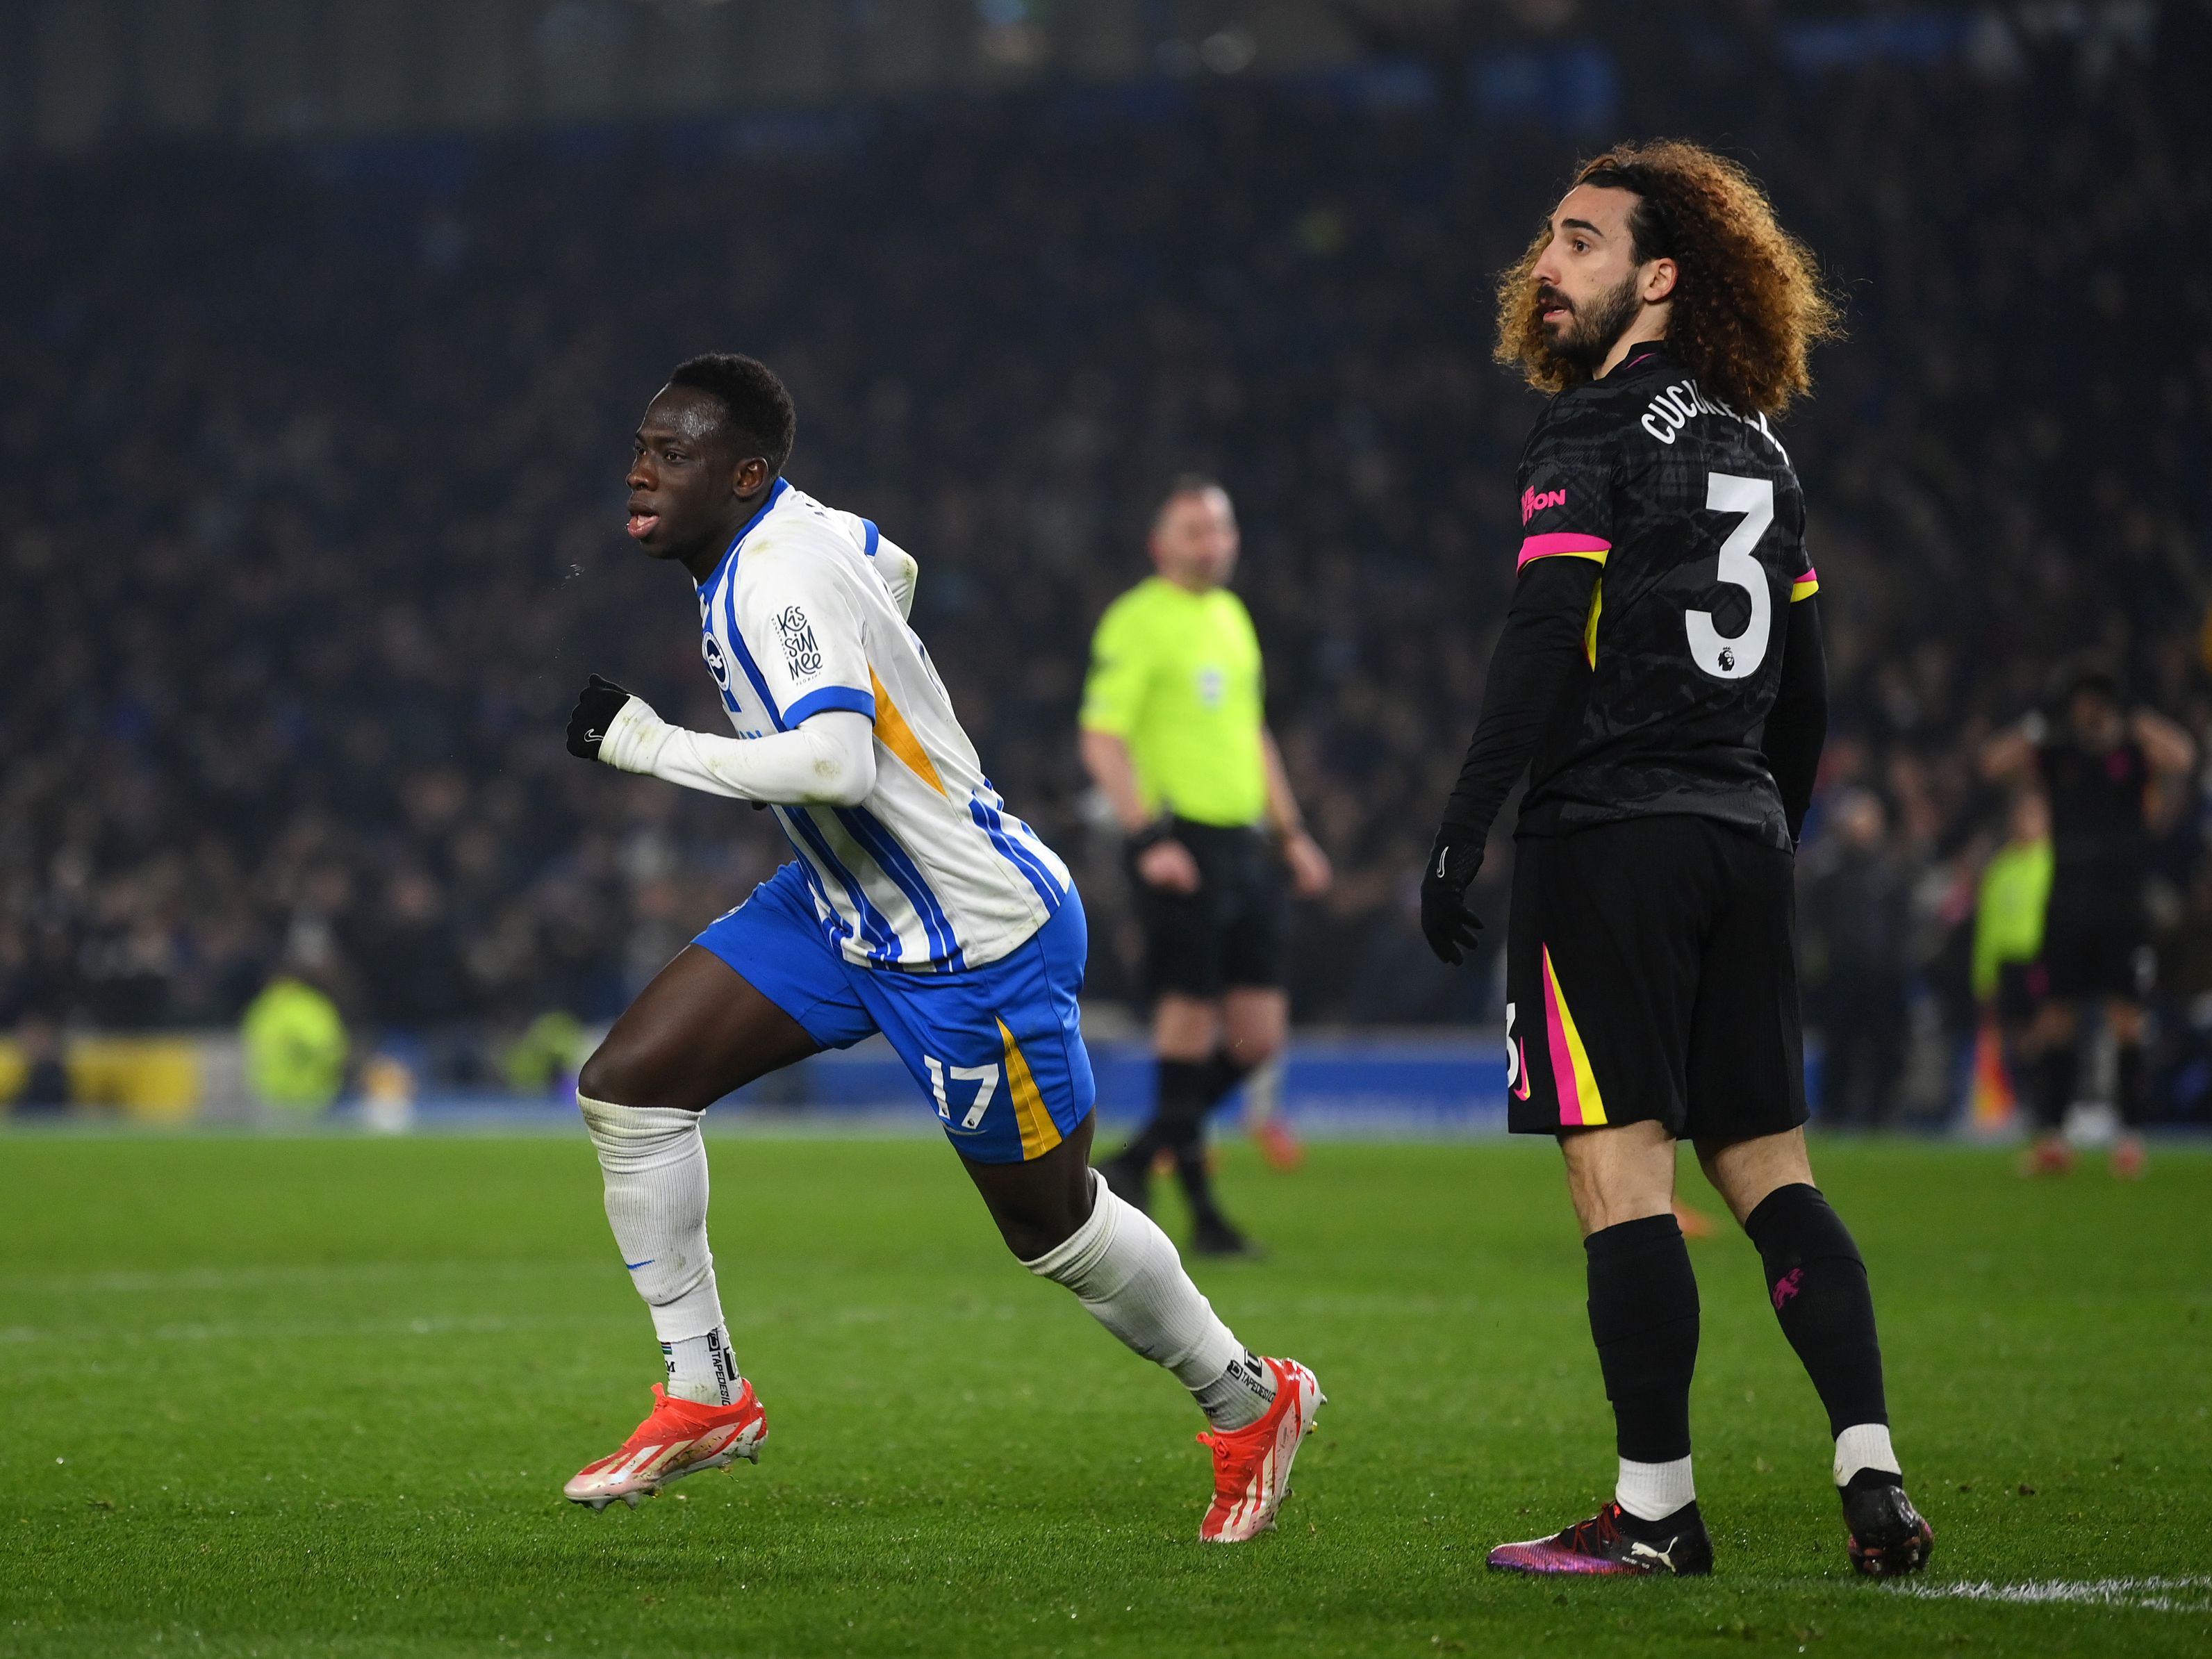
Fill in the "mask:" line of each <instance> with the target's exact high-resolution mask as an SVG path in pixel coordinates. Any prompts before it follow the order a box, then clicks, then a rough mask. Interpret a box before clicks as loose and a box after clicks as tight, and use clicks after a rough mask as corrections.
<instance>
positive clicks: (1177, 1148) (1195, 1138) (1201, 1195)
mask: <svg viewBox="0 0 2212 1659" xmlns="http://www.w3.org/2000/svg"><path fill="white" fill-rule="evenodd" d="M1208 1063H1209V1062H1207V1061H1206V1060H1162V1061H1161V1062H1160V1085H1159V1088H1160V1092H1159V1100H1160V1110H1159V1124H1160V1129H1161V1143H1160V1144H1161V1145H1162V1146H1165V1147H1166V1148H1168V1150H1169V1151H1170V1152H1173V1153H1174V1154H1175V1165H1176V1179H1177V1180H1178V1181H1180V1182H1182V1191H1183V1196H1184V1197H1185V1198H1186V1199H1188V1200H1189V1201H1190V1208H1191V1213H1192V1214H1193V1215H1194V1217H1196V1218H1198V1219H1199V1220H1200V1222H1205V1221H1210V1220H1216V1219H1218V1218H1219V1214H1220V1212H1218V1210H1217V1209H1216V1208H1215V1207H1214V1203H1213V1183H1212V1178H1211V1176H1209V1175H1208V1174H1207V1172H1206V1066H1207V1065H1208Z"/></svg>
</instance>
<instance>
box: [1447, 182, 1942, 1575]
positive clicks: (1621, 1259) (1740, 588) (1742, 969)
mask: <svg viewBox="0 0 2212 1659" xmlns="http://www.w3.org/2000/svg"><path fill="white" fill-rule="evenodd" d="M1498 301H1499V303H1498V318H1499V325H1500V333H1501V338H1500V341H1499V346H1498V356H1499V358H1500V359H1501V360H1502V361H1504V362H1510V363H1512V364H1514V365H1515V366H1516V367H1518V368H1520V369H1521V370H1522V372H1523V373H1524V374H1526V376H1527V378H1528V380H1529V381H1530V383H1531V384H1533V385H1534V386H1539V387H1541V388H1542V389H1544V390H1547V391H1549V392H1554V393H1556V394H1558V395H1557V396H1555V397H1554V398H1553V400H1552V403H1551V404H1550V406H1549V407H1548V408H1547V410H1546V411H1545V412H1544V414H1543V416H1541V418H1540V419H1539V420H1538V422H1537V424H1536V429H1535V431H1534V434H1533V435H1531V436H1530V438H1529V440H1528V447H1527V449H1526V450H1525V451H1524V452H1523V454H1522V462H1521V479H1520V482H1521V485H1522V493H1521V522H1522V529H1523V532H1524V539H1523V540H1522V544H1521V554H1520V561H1519V571H1520V574H1519V580H1518V585H1517V586H1516V589H1515V591H1514V595H1513V602H1512V605H1511V608H1510V611H1508V613H1507V616H1506V620H1505V627H1504V632H1503V634H1502V635H1500V637H1499V640H1498V648H1497V653H1496V654H1495V656H1493V657H1492V659H1491V664H1490V671H1489V677H1488V679H1487V682H1486V686H1485V689H1484V693H1483V702H1482V714H1481V719H1480V723H1479V724H1478V725H1477V726H1476V727H1475V731H1474V738H1473V740H1472V741H1471V742H1470V743H1469V744H1468V751H1467V760H1466V763H1465V765H1464V766H1463V767H1462V770H1461V773H1460V781H1459V785H1458V787H1457V788H1456V789H1455V790H1454V791H1453V793H1452V796H1451V799H1450V801H1449V805H1447V806H1446V808H1445V811H1444V817H1443V828H1442V829H1439V830H1438V831H1437V839H1436V844H1435V846H1434V848H1432V849H1431V853H1430V855H1429V865H1428V868H1427V870H1426V872H1425V875H1424V878H1423V882H1422V891H1421V923H1422V928H1423V931H1424V932H1425V933H1426V934H1427V936H1428V939H1429V942H1430V945H1431V948H1432V949H1433V950H1434V951H1436V952H1437V956H1438V957H1441V958H1442V959H1443V960H1444V961H1445V962H1447V963H1457V962H1459V961H1461V960H1462V958H1463V957H1464V954H1465V952H1466V951H1467V950H1468V947H1469V946H1471V945H1473V944H1474V941H1475V938H1476V931H1477V929H1478V927H1480V923H1479V922H1478V921H1476V920H1475V919H1474V917H1473V916H1471V915H1469V914H1468V911H1467V908H1466V902H1465V896H1466V892H1467V888H1468V883H1469V882H1470V881H1472V880H1473V879H1474V876H1475V874H1476V872H1478V871H1479V870H1480V867H1481V863H1482V854H1483V844H1484V842H1486V840H1487V839H1488V836H1489V834H1490V828H1491V824H1492V820H1493V819H1494V818H1495V817H1497V814H1498V811H1499V809H1500V808H1501V807H1502V806H1503V805H1504V800H1505V797H1506V795H1507V793H1508V792H1509V791H1510V790H1511V788H1512V787H1513V786H1514V785H1515V784H1516V782H1517V781H1519V780H1520V779H1521V778H1522V776H1523V775H1527V776H1528V791H1527V793H1526V794H1525V795H1524V797H1523V798H1522V805H1521V816H1520V823H1519V827H1518V829H1517V832H1516V834H1517V842H1516V856H1515V861H1514V871H1513V895H1512V915H1511V919H1510V924H1509V927H1508V933H1507V939H1506V995H1507V999H1508V1000H1507V1004H1506V1011H1505V1012H1506V1042H1507V1045H1508V1056H1507V1076H1508V1088H1509V1099H1508V1103H1507V1115H1508V1124H1509V1127H1511V1128H1512V1129H1513V1130H1514V1131H1516V1133H1524V1134H1549V1135H1555V1136H1557V1137H1558V1139H1559V1148H1560V1151H1561V1152H1562V1153H1564V1155H1565V1162H1566V1173H1567V1188H1568V1191H1569V1193H1570V1194H1571V1196H1572V1198H1573V1200H1574V1206H1575V1213H1576V1216H1577V1219H1578V1220H1579V1221H1580V1223H1581V1225H1582V1231H1583V1248H1584V1250H1585V1252H1586V1253H1587V1257H1588V1270H1589V1322H1590V1334H1591V1335H1592V1337H1594V1338H1595V1340H1596V1343H1597V1351H1598V1361H1599V1364H1600V1366H1601V1370H1603V1372H1604V1376H1605V1388H1606V1395H1607V1398H1609V1399H1610V1400H1611V1401H1613V1420H1614V1427H1615V1443H1616V1447H1617V1449H1618V1450H1619V1453H1620V1479H1619V1482H1618V1485H1617V1486H1616V1487H1615V1489H1614V1497H1613V1502H1611V1503H1609V1504H1606V1505H1605V1506H1604V1508H1602V1509H1601V1510H1599V1511H1598V1513H1597V1514H1596V1515H1595V1516H1593V1517H1591V1518H1590V1519H1589V1520H1587V1521H1583V1522H1577V1524H1575V1525H1572V1526H1570V1527H1567V1528H1565V1529H1564V1530H1562V1531H1561V1532H1559V1534H1556V1535H1555V1536H1553V1537H1549V1538H1540V1539H1532V1540H1530V1541H1527V1542H1525V1543H1517V1544H1506V1545H1501V1546H1500V1547H1498V1548H1497V1549H1496V1550H1494V1551H1492V1553H1491V1556H1490V1565H1492V1567H1493V1568H1497V1569H1499V1570H1502V1571H1515V1572H1533V1573H1570V1574H1588V1573H1644V1572H1665V1573H1676V1574H1689V1573H1704V1572H1709V1571H1711V1568H1712V1559H1713V1551H1712V1541H1711V1537H1710V1536H1709V1534H1707V1532H1706V1529H1705V1522H1704V1520H1703V1519H1702V1518H1701V1517H1700V1516H1699V1511H1698V1504H1697V1492H1696V1487H1695V1486H1694V1484H1693V1482H1692V1477H1691V1467H1690V1379H1691V1374H1692V1370H1694V1368H1695V1366H1696V1364H1697V1356H1698V1285H1697V1280H1696V1279H1695V1277H1694V1275H1693V1274H1692V1271H1691V1267H1690V1255H1689V1251H1688V1249H1686V1247H1685V1245H1684V1243H1683V1242H1682V1234H1681V1231H1680V1227H1679V1226H1678V1225H1677V1224H1676V1222H1675V1219H1674V1216H1673V1215H1672V1213H1670V1204H1671V1200H1672V1198H1673V1194H1674V1150H1675V1142H1676V1139H1677V1138H1678V1137H1684V1136H1686V1137H1688V1138H1689V1139H1691V1140H1692V1141H1693V1142H1694V1143H1695V1145H1696V1146H1697V1151H1698V1158H1699V1162H1700V1163H1701V1164H1703V1165H1704V1167H1705V1173H1706V1175H1707V1176H1709V1177H1710V1178H1711V1181H1712V1183H1713V1185H1714V1186H1715V1187H1716V1188H1717V1189H1718V1190H1719V1192H1720V1194H1721V1195H1722V1197H1723V1198H1724V1199H1725V1200H1727V1201H1728V1205H1729V1210H1730V1211H1731V1212H1733V1213H1734V1215H1735V1218H1736V1220H1737V1221H1738V1222H1740V1223H1741V1224H1742V1225H1743V1227H1744V1230H1745V1231H1747V1233H1749V1234H1750V1236H1751V1239H1752V1242H1753V1243H1754V1244H1755V1245H1756V1246H1757V1247H1758V1249H1759V1259H1760V1261H1761V1263H1762V1265H1763V1267H1764V1268H1765V1288H1766V1292H1767V1295H1768V1297H1769V1298H1770V1299H1771V1301H1772V1303H1773V1304H1774V1310H1775V1312H1776V1314H1777V1315H1778V1316H1779V1318H1780V1320H1781V1322H1782V1328H1783V1331H1784V1334H1785V1335H1787V1336H1788V1338H1789V1339H1790V1345H1791V1346H1793V1347H1795V1348H1796V1351H1797V1354H1798V1358H1800V1359H1801V1360H1802V1361H1803V1362H1804V1365H1805V1369H1806V1370H1807V1371H1808V1373H1809V1374H1810V1376H1811V1377H1812V1380H1813V1383H1814V1387H1815V1388H1816V1389H1818V1390H1819V1392H1820V1400H1821V1403H1822V1404H1823V1405H1825V1406H1826V1407H1827V1412H1828V1423H1829V1427H1830V1429H1831V1431H1832V1432H1833V1433H1834V1435H1835V1459H1834V1464H1833V1472H1834V1476H1835V1483H1836V1486H1837V1487H1838V1491H1839V1493H1840V1495H1841V1498H1842V1500H1843V1507H1844V1521H1845V1524H1846V1526H1847V1528H1848V1529H1849V1532H1850V1556H1851V1560H1852V1562H1853V1564H1854V1565H1856V1566H1857V1568H1858V1569H1859V1570H1860V1571H1862V1572H1867V1573H1893V1572H1905V1571H1912V1570H1914V1569H1916V1568H1917V1567H1919V1566H1920V1565H1922V1564H1923V1563H1924V1562H1925V1561H1926V1559H1927V1557H1928V1551H1929V1543H1930V1534H1929V1528H1928V1524H1927V1522H1924V1521H1923V1520H1922V1519H1921V1518H1920V1516H1919V1515H1918V1514H1917V1512H1916V1511H1915V1510H1914V1509H1913V1507H1912V1504H1911V1502H1910V1501H1909V1500H1908V1499H1907V1498H1906V1497H1905V1488H1904V1482H1903V1479H1902V1477H1901V1475H1900V1474H1899V1467H1898V1462H1897V1458H1896V1454H1895V1452H1894V1451H1893V1449H1892V1447H1891V1443H1890V1435H1889V1427H1888V1424H1889V1413H1888V1407H1887V1401H1886V1399H1885V1397H1884V1393H1883V1386H1882V1370H1881V1349H1880V1347H1879V1346H1878V1345H1877V1343H1876V1340H1875V1316H1874V1299H1873V1297H1872V1294H1871V1293H1870V1291H1869V1287H1868V1283H1867V1271H1866V1267H1865V1264H1864V1263H1863V1261H1862V1260H1861V1258H1860V1255H1859V1251H1858V1247H1857V1244H1855V1243H1853V1242H1852V1239H1851V1236H1850V1232H1849V1231H1847V1230H1846V1229H1845V1228H1844V1224H1843V1222H1842V1220H1841V1219H1840V1218H1838V1216H1837V1214H1836V1212H1835V1211H1834V1210H1832V1209H1831V1208H1830V1207H1829V1206H1828V1201H1827V1200H1826V1198H1824V1197H1823V1196H1822V1195H1821V1194H1820V1188H1817V1187H1815V1186H1814V1184H1813V1169H1812V1164H1811V1163H1810V1162H1809V1161H1808V1158H1807V1156H1806V1150H1805V1134H1804V1129H1803V1127H1802V1126H1803V1124H1804V1122H1805V1117H1806V1110H1805V1092H1804V1060H1803V1045H1802V1036H1801V1034H1800V1030H1799V1015H1798V1001H1797V966H1796V938H1795V922H1794V910H1793V904H1794V899H1793V887H1792V880H1793V878H1792V864H1793V859H1792V856H1791V854H1792V851H1793V849H1794V848H1795V846H1796V838H1797V834H1798V830H1799V829H1800V827H1801V825H1802V823H1803V821H1804V815H1805V810H1806V806H1807V805H1808V802H1809V801H1810V799H1811V797H1812V792H1813V781H1814V772H1815V769H1816V768H1817V766H1818V763H1819V761H1820V747H1821V744H1822V741H1823V739H1824V738H1825V735H1826V726H1827V678H1826V667H1825V665H1824V663H1823V659H1822V654H1821V645H1820V612H1819V606H1818V605H1817V603H1816V602H1815V600H1814V594H1815V593H1816V592H1818V591H1819V588H1820V581H1819V579H1818V578H1817V576H1816V575H1815V574H1814V571H1813V568H1812V566H1811V565H1810V564H1809V563H1808V562H1807V559H1806V556H1805V544H1804V514H1805V509H1804V498H1803V496H1802V493H1801V492H1800V490H1799V489H1798V484H1797V478H1796V473H1795V472H1794V471H1792V470H1791V467H1790V458H1789V456H1788V455H1787V454H1786V453H1784V450H1783V447H1782V446H1781V444H1780V443H1779V442H1778V441H1777V440H1776V438H1775V436H1774V434H1773V431H1772V429H1771V427H1770V426H1769V424H1768V416H1771V415H1773V414H1776V413H1778V412H1779V411H1780V410H1782V409H1783V408H1784V406H1785V405H1786V404H1788V403H1789V401H1790V398H1791V397H1792V396H1793V395H1795V394H1796V393H1799V392H1803V391H1805V390H1806V389H1807V387H1808V385H1809V384H1810V377H1809V375H1808V372H1807V368H1806V355H1807V350H1808V347H1809V346H1811V345H1812V344H1813V343H1814V342H1816V341H1818V340H1820V339H1821V338H1823V337H1826V336H1827V335H1828V334H1830V333H1831V332H1832V331H1833V318H1834V313H1833V311H1832V307H1831V306H1830V304H1829V302H1828V301H1827V300H1826V298H1825V297H1824V295H1822V293H1821V290H1820V283H1819V279H1818V276H1817V275H1816V273H1815V271H1814V267H1813V264H1812V261H1811V258H1810V256H1809V255H1808V253H1807V252H1806V251H1805V250H1804V249H1803V248H1802V246H1800V245H1799V244H1798V243H1796V241H1795V240H1792V239H1791V238H1790V236H1789V235H1788V234H1786V233H1784V231H1783V230H1782V228H1780V226H1778V224H1777V223H1776V222H1775V220H1774V215H1773V210H1772V208H1771V206H1770V205H1769V204H1768V203H1767V200H1766V198H1765V195H1764V194H1763V193H1762V192H1761V191H1760V190H1759V186H1758V185H1757V184H1755V183H1754V182H1753V180H1752V179H1750V178H1749V177H1748V176H1747V174H1745V173H1743V171H1742V170H1741V168H1739V167H1735V165H1734V164H1733V163H1731V162H1729V161H1724V160H1723V159H1721V158H1720V157H1718V156H1717V155H1712V154H1711V153H1710V152H1709V151H1706V150H1703V149H1699V148H1697V147H1696V146H1694V145H1689V144H1680V143H1659V144H1652V145H1649V146H1645V147H1643V148H1640V149H1638V148H1633V147H1626V148H1623V149H1617V150H1615V151H1613V152H1612V153H1611V154H1609V155H1601V156H1600V157H1598V158H1597V159H1596V160H1595V161H1590V162H1589V163H1587V164H1586V165H1585V166H1584V167H1583V168H1582V169H1581V171H1580V173H1579V174H1578V175H1577V179H1576V182H1575V185H1574V188H1573V189H1572V190H1571V191H1569V192H1568V193H1567V195H1566V197H1565V199H1564V200H1562V201H1561V202H1560V203H1559V206H1558V208H1557V209H1556V210H1554V212H1553V216H1552V218H1551V220H1550V222H1548V223H1547V225H1546V227H1545V228H1544V229H1543V230H1542V231H1541V233H1540V234H1538V236H1537V238H1536V240H1534V243H1532V244H1531V245H1530V246H1529V248H1528V252H1527V254H1526V255H1525V256H1524V257H1523V258H1522V262H1521V264H1519V265H1518V266H1517V267H1516V269H1515V270H1512V271H1510V272H1508V273H1507V275H1506V276H1504V278H1503V279H1502V280H1501V283H1500V285H1499V290H1498Z"/></svg>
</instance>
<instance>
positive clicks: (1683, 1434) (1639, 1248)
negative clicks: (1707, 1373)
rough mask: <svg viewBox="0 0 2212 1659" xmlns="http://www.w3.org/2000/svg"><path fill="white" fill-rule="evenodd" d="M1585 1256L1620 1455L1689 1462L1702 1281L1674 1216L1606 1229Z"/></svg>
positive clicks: (1587, 1242) (1589, 1242) (1593, 1328)
mask: <svg viewBox="0 0 2212 1659" xmlns="http://www.w3.org/2000/svg"><path fill="white" fill-rule="evenodd" d="M1583 1250H1584V1251H1585V1252H1586V1253H1587V1254H1588V1256H1589V1322H1590V1335H1591V1337H1592V1338H1593V1339H1594V1340H1595V1341H1596V1343H1597V1362H1598V1364H1599V1366H1600V1367H1601V1369H1602V1370H1603V1371H1604V1372H1605V1394H1606V1398H1607V1399H1608V1400H1610V1401H1613V1438H1614V1441H1615V1443H1616V1446H1617V1449H1619V1451H1620V1455H1621V1456H1622V1457H1624V1458H1627V1459H1629V1460H1631V1461H1632V1462H1638V1463H1671V1462H1674V1461H1675V1460H1676V1459H1678V1458H1684V1457H1687V1456H1688V1455H1690V1375H1691V1373H1692V1371H1694V1370H1696V1369H1697V1364H1698V1279H1697V1275H1696V1274H1695V1273H1692V1271H1691V1268H1690V1249H1689V1246H1687V1245H1686V1244H1685V1243H1683V1242H1682V1230H1681V1228H1680V1226H1678V1225H1675V1221H1674V1217H1673V1216H1671V1215H1652V1216H1644V1217H1641V1218H1638V1219H1637V1220H1634V1221H1624V1222H1622V1223H1621V1224H1620V1225H1619V1226H1616V1227H1606V1228H1601V1230H1599V1231H1596V1232H1594V1233H1592V1234H1591V1235H1590V1236H1589V1237H1588V1238H1586V1239H1584V1240H1583Z"/></svg>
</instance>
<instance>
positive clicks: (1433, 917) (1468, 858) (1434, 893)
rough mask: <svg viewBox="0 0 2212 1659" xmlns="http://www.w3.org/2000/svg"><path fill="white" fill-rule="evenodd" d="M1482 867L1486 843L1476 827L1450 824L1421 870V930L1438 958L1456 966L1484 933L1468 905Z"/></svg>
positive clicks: (1441, 834) (1479, 920)
mask: <svg viewBox="0 0 2212 1659" xmlns="http://www.w3.org/2000/svg"><path fill="white" fill-rule="evenodd" d="M1481 868H1482V843H1481V842H1479V841H1477V840H1475V839H1474V832H1473V831H1472V830H1468V829H1462V828H1461V827H1460V826H1459V825H1457V824H1453V823H1448V824H1446V825H1444V827H1443V829H1439V830H1437V844H1436V845H1435V846H1433V847H1431V848H1429V867H1428V868H1427V869H1426V870H1424V871H1423V872H1421V932H1422V933H1424V934H1425V935H1426V936H1427V938H1428V941H1429V949H1431V951H1435V952H1436V953H1437V961H1438V962H1441V963H1445V964H1446V965H1447V966H1449V967H1454V968H1456V967H1457V966H1458V965H1459V964H1460V963H1462V962H1464V961H1465V960H1466V959H1467V952H1468V951H1472V950H1473V949H1474V945H1475V941H1476V939H1479V938H1480V936H1481V933H1482V921H1481V919H1480V917H1478V916H1475V915H1472V914H1471V913H1470V912H1469V911H1468V908H1467V889H1468V883H1469V882H1471V881H1473V880H1474V878H1475V872H1477V871H1479V870H1480V869H1481Z"/></svg>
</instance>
